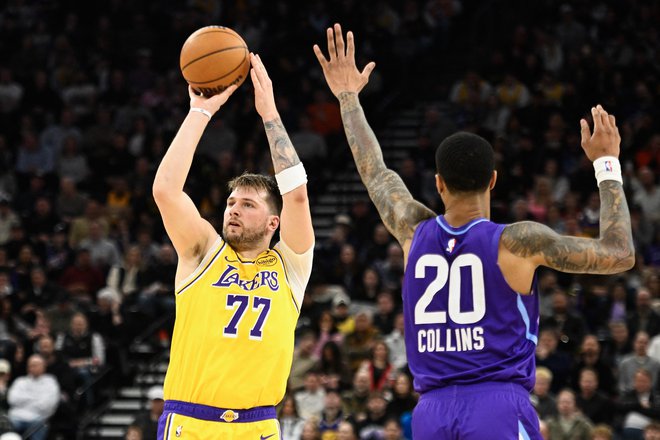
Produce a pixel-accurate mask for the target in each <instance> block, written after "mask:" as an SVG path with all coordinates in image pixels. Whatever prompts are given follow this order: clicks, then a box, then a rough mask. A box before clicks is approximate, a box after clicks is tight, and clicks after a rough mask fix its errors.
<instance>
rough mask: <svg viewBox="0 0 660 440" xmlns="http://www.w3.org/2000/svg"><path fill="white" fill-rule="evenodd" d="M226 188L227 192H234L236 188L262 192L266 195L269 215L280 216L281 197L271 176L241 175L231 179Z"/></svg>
mask: <svg viewBox="0 0 660 440" xmlns="http://www.w3.org/2000/svg"><path fill="white" fill-rule="evenodd" d="M227 187H228V188H229V192H232V191H234V190H235V189H236V188H253V189H255V190H257V191H261V190H264V191H266V193H267V194H268V197H267V198H266V202H267V203H268V206H269V207H270V211H271V213H273V214H274V215H280V214H281V213H282V196H281V195H280V189H279V188H278V186H277V181H276V180H275V178H274V177H273V176H265V175H263V174H253V173H243V174H241V175H240V176H238V177H234V178H233V179H231V180H230V181H229V183H228V184H227Z"/></svg>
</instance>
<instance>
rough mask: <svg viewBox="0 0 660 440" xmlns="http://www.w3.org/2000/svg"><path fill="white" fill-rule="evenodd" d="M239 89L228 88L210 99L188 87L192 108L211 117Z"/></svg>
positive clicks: (235, 86)
mask: <svg viewBox="0 0 660 440" xmlns="http://www.w3.org/2000/svg"><path fill="white" fill-rule="evenodd" d="M237 88H238V86H237V85H233V86H229V87H227V88H226V89H225V90H224V91H223V92H222V93H219V94H217V95H213V96H211V97H209V98H207V97H205V96H204V95H198V94H196V93H195V91H194V90H193V88H192V87H191V86H188V96H190V108H201V109H204V110H206V111H208V112H209V113H211V115H214V114H215V112H217V111H218V110H219V109H220V107H222V106H223V105H224V104H225V102H227V100H228V99H229V97H230V96H231V94H232V93H234V91H235V90H236V89H237Z"/></svg>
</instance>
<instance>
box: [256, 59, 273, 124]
mask: <svg viewBox="0 0 660 440" xmlns="http://www.w3.org/2000/svg"><path fill="white" fill-rule="evenodd" d="M250 63H251V64H252V68H251V69H250V78H252V84H253V85H254V107H255V108H256V109H257V113H259V116H261V119H263V120H264V121H272V120H273V119H275V118H277V117H278V116H279V114H278V113H277V107H276V106H275V96H274V94H273V81H272V80H271V79H270V77H269V76H268V72H267V71H266V67H265V66H264V63H262V62H261V57H260V56H259V55H255V54H253V53H250Z"/></svg>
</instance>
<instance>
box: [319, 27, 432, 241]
mask: <svg viewBox="0 0 660 440" xmlns="http://www.w3.org/2000/svg"><path fill="white" fill-rule="evenodd" d="M327 37H328V52H329V57H330V59H329V60H328V59H327V58H326V57H325V56H324V55H323V52H322V51H321V49H320V48H319V46H318V45H314V53H315V54H316V57H317V58H318V60H319V63H320V64H321V67H322V68H323V74H324V75H325V79H326V81H327V82H328V86H329V87H330V90H331V91H332V93H333V94H334V95H335V96H336V97H337V99H339V105H340V108H341V117H342V121H343V123H344V131H345V132H346V138H347V139H348V144H349V145H350V147H351V152H352V153H353V158H354V159H355V164H356V166H357V169H358V172H359V173H360V177H361V178H362V182H363V183H364V185H365V186H366V187H367V190H368V191H369V196H370V197H371V200H372V201H373V203H374V204H375V205H376V208H377V209H378V212H379V213H380V216H381V219H382V220H383V223H384V224H385V226H386V227H387V229H388V230H389V231H390V232H391V233H392V235H394V236H395V237H396V239H397V240H398V241H399V243H401V245H402V246H404V244H405V242H406V241H407V240H410V239H412V236H413V233H414V231H415V228H416V227H417V225H418V224H419V223H420V222H421V221H423V220H425V219H427V218H430V217H433V216H435V214H434V213H433V211H431V210H430V209H429V208H427V207H426V206H424V205H422V204H421V203H419V202H418V201H416V200H414V199H413V197H412V195H411V194H410V191H408V188H406V186H405V184H404V183H403V180H401V178H400V177H399V175H398V174H397V173H395V172H394V171H392V170H390V169H388V168H387V166H386V165H385V161H384V160H383V153H382V151H381V149H380V145H379V144H378V140H377V139H376V136H375V134H374V132H373V130H372V129H371V127H370V126H369V123H368V122H367V118H366V116H365V115H364V111H363V110H362V106H361V105H360V100H359V98H358V93H359V92H360V91H361V90H362V88H363V87H364V86H365V85H366V84H367V82H368V81H369V75H370V74H371V72H372V71H373V69H374V67H375V64H374V63H373V62H371V63H369V64H367V66H366V67H365V68H364V70H363V71H362V72H360V71H359V70H358V69H357V67H356V65H355V43H354V41H353V33H352V32H350V31H349V32H348V33H347V35H346V44H344V37H343V35H342V30H341V26H340V25H338V24H335V25H334V28H328V31H327Z"/></svg>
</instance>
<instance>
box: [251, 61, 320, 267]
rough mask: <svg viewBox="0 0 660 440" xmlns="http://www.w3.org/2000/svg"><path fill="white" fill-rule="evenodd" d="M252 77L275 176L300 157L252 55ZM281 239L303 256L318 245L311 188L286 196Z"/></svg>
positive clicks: (261, 68)
mask: <svg viewBox="0 0 660 440" xmlns="http://www.w3.org/2000/svg"><path fill="white" fill-rule="evenodd" d="M250 61H251V63H252V69H251V71H250V76H251V77H252V83H253V84H254V103H255V106H256V108H257V112H258V113H259V115H260V116H261V118H262V119H263V122H264V128H265V130H266V137H267V138H268V144H269V145H270V155H271V158H272V159H273V168H274V170H275V173H279V172H280V171H283V170H285V169H287V168H291V167H292V166H294V165H298V164H299V163H300V159H299V158H298V154H297V153H296V150H295V148H293V145H292V144H291V139H289V135H288V134H287V132H286V129H285V128H284V124H282V120H281V119H280V116H279V114H278V113H277V108H276V107H275V98H274V96H273V83H272V81H271V80H270V78H269V77H268V72H267V71H266V68H265V67H264V65H263V63H262V62H261V58H260V57H259V56H258V55H254V54H250ZM280 237H281V239H282V241H283V242H284V243H286V245H287V246H288V247H290V248H291V249H292V250H293V251H294V252H296V253H298V254H302V253H304V252H306V251H308V250H309V249H310V248H311V247H312V246H313V245H314V228H313V227H312V215H311V213H310V209H309V199H308V197H307V185H306V184H303V185H300V186H299V187H297V188H295V189H294V190H292V191H290V192H288V193H286V194H284V195H283V196H282V214H281V215H280Z"/></svg>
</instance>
